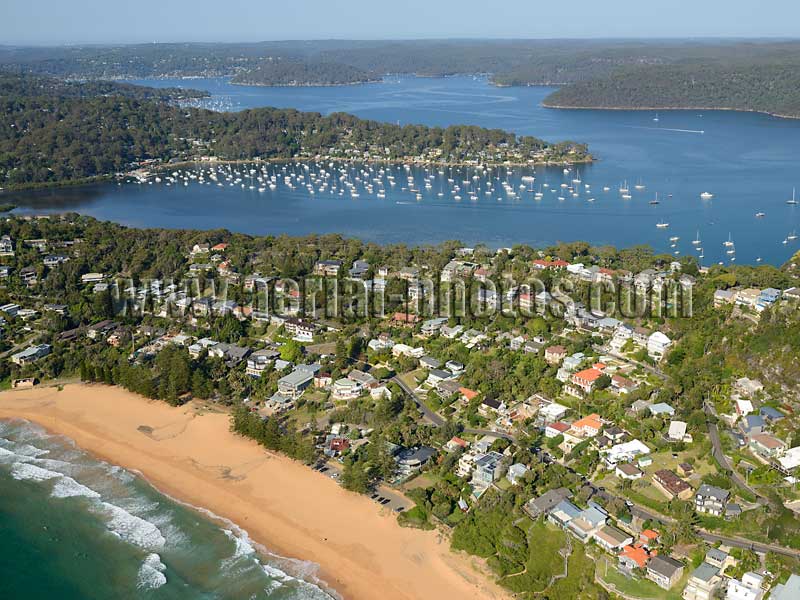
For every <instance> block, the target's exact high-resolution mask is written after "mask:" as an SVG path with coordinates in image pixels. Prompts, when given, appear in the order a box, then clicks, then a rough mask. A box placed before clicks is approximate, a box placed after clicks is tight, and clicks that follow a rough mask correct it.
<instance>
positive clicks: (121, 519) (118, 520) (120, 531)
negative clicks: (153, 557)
mask: <svg viewBox="0 0 800 600" xmlns="http://www.w3.org/2000/svg"><path fill="white" fill-rule="evenodd" d="M101 507H102V510H103V513H104V514H105V515H106V516H107V517H108V518H109V520H108V528H109V529H110V530H111V532H112V533H114V534H115V535H117V536H118V537H120V538H121V539H123V540H125V541H126V542H128V543H130V544H133V545H134V546H138V547H139V548H143V549H145V550H156V549H160V548H163V547H164V545H165V544H166V543H167V540H165V539H164V536H163V535H161V531H160V530H159V529H158V527H156V526H155V525H153V524H152V523H150V522H149V521H145V520H144V519H141V518H139V517H137V516H136V515H132V514H131V513H129V512H128V511H126V510H123V509H122V508H120V507H119V506H115V505H113V504H110V503H108V502H102V503H101Z"/></svg>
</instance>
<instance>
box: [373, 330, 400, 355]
mask: <svg viewBox="0 0 800 600" xmlns="http://www.w3.org/2000/svg"><path fill="white" fill-rule="evenodd" d="M392 346H394V342H393V341H392V339H391V338H390V337H389V336H388V335H386V334H383V333H382V334H381V335H379V336H378V337H376V338H374V339H371V340H370V341H369V343H368V344H367V347H368V348H369V349H370V350H374V351H375V352H381V351H382V350H391V349H392Z"/></svg>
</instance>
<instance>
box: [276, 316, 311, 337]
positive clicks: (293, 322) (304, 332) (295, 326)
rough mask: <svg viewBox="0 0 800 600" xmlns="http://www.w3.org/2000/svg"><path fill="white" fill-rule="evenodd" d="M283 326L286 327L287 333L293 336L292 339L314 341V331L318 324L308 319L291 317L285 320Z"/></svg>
mask: <svg viewBox="0 0 800 600" xmlns="http://www.w3.org/2000/svg"><path fill="white" fill-rule="evenodd" d="M283 326H284V327H285V328H286V333H288V334H289V335H291V336H292V339H293V340H295V341H298V342H313V341H314V331H316V326H315V325H314V324H313V323H309V322H308V321H303V320H302V319H297V318H295V317H290V318H288V319H286V321H284V323H283Z"/></svg>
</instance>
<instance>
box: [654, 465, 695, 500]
mask: <svg viewBox="0 0 800 600" xmlns="http://www.w3.org/2000/svg"><path fill="white" fill-rule="evenodd" d="M653 483H654V484H655V486H656V488H657V489H658V490H659V491H661V493H663V494H664V495H665V496H666V497H667V498H669V499H670V500H672V499H673V498H680V499H681V500H688V499H689V498H691V497H692V488H691V486H690V485H689V484H688V483H686V482H685V481H684V480H683V479H681V478H680V477H678V476H677V475H676V474H675V473H673V472H672V471H670V470H669V469H660V470H658V471H656V472H655V473H653Z"/></svg>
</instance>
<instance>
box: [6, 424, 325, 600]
mask: <svg viewBox="0 0 800 600" xmlns="http://www.w3.org/2000/svg"><path fill="white" fill-rule="evenodd" d="M0 555H2V556H3V560H2V561H0V598H3V599H4V600H5V599H8V600H12V599H13V600H16V599H20V600H21V599H25V600H39V599H54V598H58V599H59V600H73V599H74V600H86V599H96V600H112V599H114V600H117V599H137V600H138V599H151V598H152V599H165V600H166V599H169V600H173V599H174V600H181V599H190V598H191V599H228V598H230V599H240V598H248V599H259V598H262V599H267V598H268V599H270V600H290V599H294V600H330V598H332V596H331V595H329V594H328V593H326V592H325V591H323V589H322V588H321V587H319V585H317V584H315V583H313V581H314V579H313V572H314V565H311V564H306V563H302V562H299V561H292V560H288V559H282V558H280V557H275V556H271V555H269V554H268V553H266V551H262V552H259V551H257V550H256V548H255V547H254V545H253V544H252V543H251V542H250V541H249V539H248V537H247V534H246V532H244V531H242V530H240V529H239V528H237V527H236V526H235V525H233V524H231V523H227V522H225V521H223V520H221V519H210V518H205V517H204V516H201V515H200V514H199V513H198V512H197V511H196V510H193V509H190V508H188V507H185V506H183V505H181V504H178V503H177V502H175V501H173V500H172V499H170V498H168V497H166V496H164V495H162V494H160V493H159V492H158V491H157V490H155V489H153V488H152V487H151V486H150V485H148V484H147V482H145V481H143V480H142V479H141V478H139V477H137V476H136V475H134V474H132V473H130V472H128V471H126V470H124V469H121V468H119V467H116V466H113V465H110V464H108V463H105V462H101V461H98V460H96V459H94V458H93V457H91V456H90V455H89V454H87V453H86V452H83V451H82V450H80V449H79V448H77V447H76V446H75V445H74V444H73V443H71V442H70V441H69V440H68V439H66V438H64V437H61V436H54V435H50V434H48V433H47V432H45V431H44V430H43V429H41V428H40V427H38V426H36V425H34V424H31V423H29V422H27V421H22V420H15V421H0ZM301 575H303V576H305V577H306V578H310V579H309V581H306V580H304V579H303V578H301Z"/></svg>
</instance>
